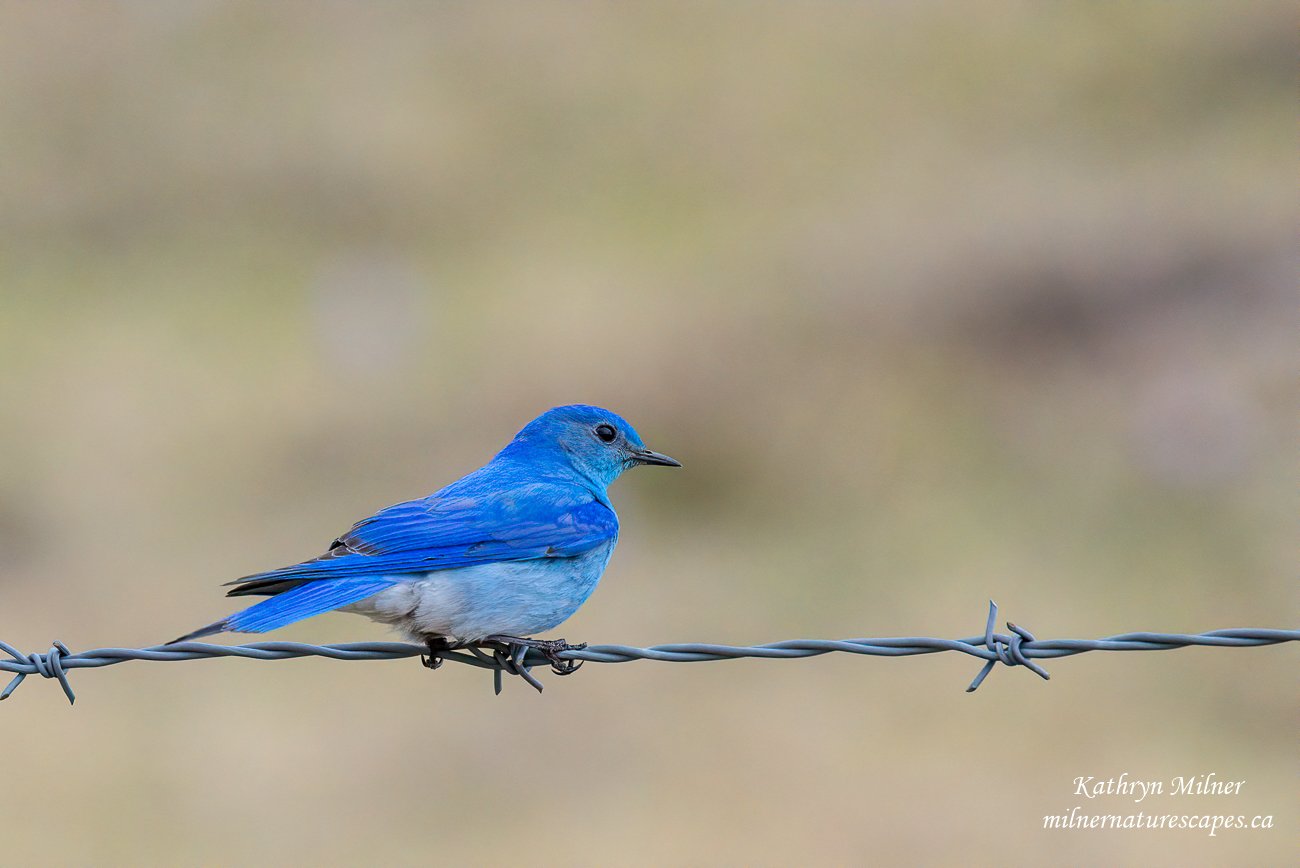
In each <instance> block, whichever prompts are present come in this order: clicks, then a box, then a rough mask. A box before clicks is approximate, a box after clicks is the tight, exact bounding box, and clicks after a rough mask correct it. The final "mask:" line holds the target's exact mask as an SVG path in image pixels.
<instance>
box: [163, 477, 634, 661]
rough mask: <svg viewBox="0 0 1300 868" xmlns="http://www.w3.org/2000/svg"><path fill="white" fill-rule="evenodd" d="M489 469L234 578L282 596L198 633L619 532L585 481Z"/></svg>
mask: <svg viewBox="0 0 1300 868" xmlns="http://www.w3.org/2000/svg"><path fill="white" fill-rule="evenodd" d="M491 467H492V465H489V466H488V467H487V468H483V470H480V471H477V472H475V473H472V474H470V475H469V476H467V477H465V478H464V479H461V480H459V481H458V482H456V483H453V484H452V485H449V486H447V487H446V488H444V489H443V490H442V491H439V492H437V493H436V494H433V495H430V496H429V497H427V498H422V499H420V500H412V501H407V502H405V503H399V504H397V505H395V506H390V507H388V508H387V509H382V510H380V511H379V512H377V513H375V514H374V515H373V516H371V517H369V518H367V519H363V520H362V521H359V522H357V523H356V524H355V525H353V527H352V529H351V530H350V531H348V533H346V534H344V535H343V536H341V537H339V538H338V539H337V540H335V542H334V546H333V547H332V548H331V549H330V551H329V552H327V553H326V554H325V555H322V556H321V557H319V558H316V559H314V560H310V561H305V562H303V563H300V564H294V565H292V566H288V567H283V568H281V569H278V570H271V571H269V572H265V573H258V574H256V575H252V576H246V577H244V578H242V579H239V580H237V581H236V582H232V583H231V584H233V585H235V587H234V588H232V589H231V591H230V594H231V595H232V596H236V595H241V594H248V593H265V594H274V595H275V596H272V597H271V598H270V599H267V600H263V601H262V602H260V603H258V604H256V605H254V606H250V607H249V608H247V609H245V610H243V611H241V612H237V613H235V614H234V615H231V616H230V617H229V618H226V619H225V620H224V621H219V622H217V623H216V624H213V625H210V627H207V628H203V630H201V631H198V632H197V633H195V634H191V637H196V636H198V635H207V634H209V633H211V632H219V631H220V630H236V631H240V632H250V633H261V632H265V631H267V630H274V629H276V628H278V627H283V626H285V625H287V624H291V623H293V622H295V621H300V620H302V619H303V618H309V617H311V616H313V615H319V614H321V613H323V612H328V611H331V610H333V609H337V608H339V607H341V606H346V605H348V604H350V603H355V602H358V601H360V600H363V599H365V598H366V597H369V596H371V595H372V594H375V593H378V592H379V591H381V590H383V589H384V588H386V587H390V586H392V585H394V584H397V583H398V582H399V581H401V576H403V575H409V574H422V573H427V572H430V571H432V570H444V569H452V568H456V567H466V566H473V565H475V564H485V563H493V562H498V561H515V560H529V559H533V558H546V557H573V556H575V555H578V554H581V553H582V552H584V551H587V550H589V549H591V548H594V547H596V546H598V545H601V544H602V543H605V542H608V541H609V540H611V539H615V538H617V536H618V517H617V516H616V515H615V514H614V511H613V510H612V509H610V508H609V506H608V505H607V503H606V502H604V501H602V500H598V499H597V498H596V497H595V495H593V494H592V493H591V492H590V491H588V490H587V489H585V488H582V487H580V486H577V485H573V484H572V483H565V482H558V481H557V482H550V481H543V482H538V481H535V479H527V478H525V479H519V480H512V479H511V478H510V476H511V474H510V472H509V470H508V469H503V468H501V467H500V466H499V465H498V466H497V467H496V468H495V470H494V472H493V473H492V474H491V476H488V475H487V474H485V472H484V471H487V470H488V469H489V468H491ZM512 481H513V482H515V483H516V484H513V485H511V484H509V483H511V482H512ZM191 637H187V638H191Z"/></svg>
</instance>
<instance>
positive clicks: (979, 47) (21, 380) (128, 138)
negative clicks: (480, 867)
mask: <svg viewBox="0 0 1300 868" xmlns="http://www.w3.org/2000/svg"><path fill="white" fill-rule="evenodd" d="M1294 17H1295V8H1294V4H1291V3H1263V2H1249V3H1219V4H1178V5H1171V4H1165V3H1126V4H1117V3H1098V4H1093V3H1087V4H1085V3H1076V4H1050V5H1048V4H1032V3H1016V2H1005V3H1004V2H991V3H984V4H980V5H979V7H978V8H973V7H971V6H970V5H969V4H960V3H924V4H901V3H880V4H871V5H847V4H846V5H840V4H819V5H803V4H800V5H786V4H745V5H743V6H741V5H739V4H736V5H726V4H704V5H700V4H680V5H679V4H675V3H658V4H653V5H633V4H625V5H612V4H562V5H555V4H545V5H542V4H519V3H509V4H493V5H484V4H469V3H456V4H438V5H436V6H433V5H428V4H419V3H389V4H382V5H380V4H364V5H363V4H341V3H296V2H286V3H278V4H274V5H267V4H256V3H224V2H223V3H216V2H196V3H187V4H157V3H118V4H111V5H109V4H92V5H85V4H75V5H74V4H66V3H40V4H25V3H6V4H4V5H3V6H0V21H2V22H3V23H2V25H0V190H3V196H0V239H2V240H0V407H2V408H3V409H2V410H0V414H2V416H3V423H2V424H0V455H2V456H3V458H0V551H2V552H3V556H4V569H3V575H2V576H0V639H4V640H5V641H8V642H10V643H11V644H14V645H17V646H18V647H20V648H22V649H24V650H27V651H37V650H43V649H45V648H47V647H48V646H49V643H50V641H51V640H52V639H55V638H58V639H62V640H63V641H65V642H67V643H69V644H70V645H71V646H72V647H73V649H74V650H77V649H88V648H94V647H101V646H111V645H126V646H141V645H149V644H153V643H157V642H160V641H164V640H167V639H170V638H171V637H173V636H175V635H177V634H178V633H181V632H184V631H187V630H190V629H192V628H194V627H197V626H199V625H201V624H204V623H207V622H208V621H211V620H213V619H214V618H216V617H219V616H221V615H224V614H227V613H228V612H229V611H232V609H233V607H232V605H231V603H232V601H227V600H224V599H223V598H222V597H221V596H220V593H221V589H220V587H219V585H220V583H221V582H224V581H226V580H228V579H231V578H234V577H237V576H241V575H244V574H247V573H251V572H255V571H259V570H263V569H267V568H271V567H276V566H280V565H283V564H287V563H291V562H295V561H298V560H301V559H303V558H307V557H310V556H314V555H316V554H318V553H319V552H321V551H323V549H324V548H325V547H326V546H327V545H328V543H329V542H330V540H332V539H333V538H334V536H335V535H337V534H338V533H339V532H340V531H343V530H345V529H346V528H347V527H348V526H349V525H350V524H351V523H352V522H353V521H354V520H356V519H358V518H361V517H364V516H365V515H368V514H370V513H371V512H372V511H374V510H375V509H378V508H380V507H383V506H386V505H388V504H390V503H394V502H397V501H400V500H405V499H408V498H412V497H417V496H422V495H424V494H426V493H428V492H430V491H432V490H434V489H436V488H438V487H441V486H442V485H443V484H445V483H447V482H449V481H451V480H453V479H455V478H456V477H458V476H460V475H461V474H463V473H465V472H467V471H469V470H471V469H473V468H474V467H477V466H478V465H480V464H481V463H483V462H484V461H486V460H487V459H488V458H489V457H490V456H491V455H492V454H493V453H494V452H495V451H496V450H497V449H498V448H499V447H500V446H501V445H503V444H504V443H505V442H506V441H507V440H508V439H509V438H510V436H511V435H512V434H513V433H514V432H515V431H516V430H517V429H518V428H519V427H520V426H522V425H523V424H524V423H525V422H527V421H528V420H529V419H530V418H532V417H533V416H534V415H536V414H537V413H539V412H540V411H542V410H544V409H546V408H548V407H550V406H552V405H555V404H561V403H570V402H588V403H596V404H601V405H604V406H608V407H611V408H613V409H615V410H617V411H618V412H620V413H622V414H623V415H625V416H626V417H627V418H628V419H629V420H630V421H631V422H632V423H633V424H634V425H636V426H637V427H638V428H639V430H640V431H641V433H642V435H643V436H644V438H645V440H646V442H647V443H648V444H650V445H651V447H652V448H655V449H658V450H661V451H664V452H667V453H669V454H671V455H673V456H675V457H677V458H679V459H680V460H681V461H682V462H683V463H684V464H685V468H684V469H683V470H681V471H677V472H672V473H669V472H660V471H652V470H642V471H638V472H636V473H633V474H631V475H629V476H628V477H626V478H625V479H623V480H622V481H620V482H619V483H618V484H617V485H616V486H615V489H614V491H613V497H614V501H615V504H616V506H617V507H618V508H619V511H620V514H621V517H622V520H623V535H622V538H621V541H620V544H619V548H618V551H617V552H616V554H615V556H614V559H613V561H612V563H611V566H610V569H609V571H608V572H607V573H606V576H605V579H604V581H603V582H602V584H601V587H600V588H599V590H598V591H597V593H596V594H595V596H594V597H593V598H592V599H591V601H590V602H589V603H588V605H587V606H586V607H585V608H584V609H583V610H582V611H581V612H580V613H579V614H578V615H577V616H576V617H575V618H573V619H572V620H571V621H570V622H569V623H567V624H566V625H564V627H563V629H562V630H560V631H559V635H563V636H566V637H568V638H569V639H570V640H575V641H576V640H586V641H589V642H597V643H602V642H617V643H626V644H633V645H648V644H655V643H662V642H673V641H714V642H730V643H742V644H749V643H757V642H765V641H774V640H778V639H787V638H796V637H823V638H836V637H848V636H890V635H935V636H953V637H956V636H969V635H972V634H976V633H979V632H981V631H982V629H983V620H984V615H985V606H986V601H987V599H988V598H989V597H994V598H995V599H997V600H998V602H999V603H1001V604H1002V606H1003V617H1004V618H1010V619H1012V620H1014V621H1016V622H1018V623H1021V624H1024V625H1026V626H1028V627H1029V628H1030V629H1032V630H1034V631H1036V632H1037V633H1038V635H1040V636H1043V637H1050V638H1058V637H1084V638H1091V637H1097V636H1104V635H1109V634H1113V633H1118V632H1124V631H1131V630H1159V631H1201V630H1207V629H1214V628H1222V627H1237V626H1259V627H1288V626H1293V622H1294V614H1295V611H1296V598H1295V581H1294V580H1295V550H1294V530H1295V525H1294V517H1295V514H1296V512H1295V510H1296V506H1297V502H1296V501H1297V497H1296V491H1297V489H1296V485H1295V482H1296V479H1295V473H1294V467H1295V465H1294V449H1295V439H1294V433H1295V429H1294V406H1295V354H1294V345H1295V337H1296V333H1297V332H1296V329H1297V325H1300V323H1298V322H1297V306H1296V304H1295V297H1294V294H1293V290H1294V284H1295V276H1296V262H1295V245H1294V231H1295V227H1296V225H1297V224H1296V218H1297V213H1296V212H1297V197H1296V195H1295V186H1294V169H1295V158H1294V138H1295V136H1294V132H1295V104H1294V95H1295V94H1294V84H1295V81H1294V64H1295V59H1296V56H1297V51H1296V45H1295V41H1296V31H1295V27H1294ZM275 635H276V637H277V638H285V639H295V640H302V641H312V642H331V641H359V640H367V639H385V638H390V635H391V634H389V633H387V632H386V631H385V629H384V628H382V627H380V626H378V625H373V624H370V623H368V622H366V621H364V620H362V619H359V618H356V617H354V616H346V615H328V616H324V617H321V618H317V619H314V620H311V621H309V622H307V623H303V624H299V625H296V626H294V627H292V628H290V629H286V630H283V631H281V632H280V633H277V634H275ZM231 641H238V640H237V639H234V640H231ZM1295 663H1296V654H1295V650H1294V649H1292V648H1266V649H1255V650H1208V649H1190V650H1184V651H1178V652H1176V653H1171V654H1160V655H1157V654H1150V655H1143V654H1125V655H1118V654H1116V655H1109V656H1107V655H1102V654H1093V655H1087V656H1083V657H1078V658H1073V659H1070V660H1066V661H1058V662H1057V663H1056V664H1055V665H1052V666H1049V668H1050V669H1051V671H1052V673H1053V676H1054V679H1053V681H1052V682H1051V683H1043V682H1041V681H1039V680H1038V679H1037V678H1034V677H1033V676H1032V675H1031V674H1029V673H1027V672H1025V671H1022V670H1004V671H998V672H995V673H994V674H993V675H992V676H991V677H990V678H989V680H988V682H986V684H985V685H984V687H982V688H981V690H980V691H979V692H978V693H976V694H973V695H966V694H965V693H963V688H964V687H965V686H966V684H967V683H968V681H969V680H970V678H971V677H972V676H973V675H974V673H975V671H976V670H977V669H978V663H977V661H974V660H971V659H969V658H966V657H959V656H957V655H942V656H933V657H924V658H915V659H907V660H881V659H865V658H831V657H823V658H819V659H812V660H803V661H793V662H765V661H745V662H731V663H717V664H710V665H700V666H681V665H669V664H656V663H648V662H646V663H635V664H629V665H625V666H599V665H594V664H593V665H589V666H587V667H586V668H585V669H584V670H583V671H582V672H581V673H580V674H579V675H577V676H575V677H573V678H570V679H565V680H559V679H556V678H554V677H546V676H543V678H544V679H545V681H546V684H547V690H546V693H545V694H544V695H541V696H538V695H536V694H535V693H534V692H533V691H532V690H530V689H528V688H527V687H526V685H523V684H522V683H520V682H518V681H514V682H513V683H507V685H506V691H505V693H504V694H503V695H502V696H501V697H499V698H494V697H493V696H492V692H491V687H490V678H489V676H487V675H486V674H484V673H481V672H478V671H475V670H471V669H468V668H465V667H458V666H447V667H444V668H443V669H442V670H440V671H438V672H436V673H432V672H428V671H425V670H424V669H421V668H420V666H419V665H418V663H416V662H415V661H402V662H391V663H364V664H363V663H357V664H346V663H339V662H333V661H326V660H305V661H294V662H287V663H278V664H269V663H253V662H242V661H211V662H195V663H187V664H173V665H165V666H164V665H161V664H145V663H138V664H127V665H123V666H118V667H114V668H111V669H105V670H100V671H96V672H93V673H90V672H79V673H75V674H74V675H73V677H72V680H73V682H74V686H75V688H76V690H77V692H78V696H79V699H80V701H79V702H78V704H77V706H76V708H75V710H74V709H69V708H68V707H67V705H66V702H65V700H64V698H63V696H62V694H61V693H60V692H59V690H58V689H57V686H56V685H53V684H49V683H43V682H40V681H39V680H36V681H29V682H28V683H27V684H25V685H24V686H23V688H22V689H21V690H20V691H19V692H18V693H17V694H15V696H14V697H13V699H11V700H10V701H9V702H6V703H4V706H3V707H0V733H3V737H4V739H5V744H6V747H5V748H4V757H3V763H4V765H3V779H4V782H5V793H6V796H7V797H8V804H9V806H8V807H7V808H6V809H5V811H4V812H3V816H2V817H0V837H2V838H3V840H4V851H3V854H0V862H3V863H5V864H11V865H97V866H98V865H360V864H389V865H423V864H429V863H432V862H441V863H451V864H503V863H504V864H527V865H664V864H673V865H700V864H722V865H795V864H798V865H810V864H816V865H823V864H825V865H849V864H866V863H870V864H945V863H947V864H952V863H957V862H960V863H962V864H993V863H995V862H996V863H998V864H1005V863H1007V862H1012V863H1015V862H1023V863H1035V864H1044V863H1049V864H1050V863H1071V864H1099V863H1110V864H1113V863H1116V862H1127V863H1133V862H1137V861H1139V860H1141V861H1143V862H1145V863H1147V864H1157V865H1158V864H1171V865H1172V864H1179V865H1186V864H1281V863H1282V862H1283V861H1287V862H1289V861H1290V859H1291V858H1292V857H1293V856H1294V849H1293V847H1292V845H1293V843H1294V840H1295V818H1296V807H1297V806H1296V801H1295V792H1294V779H1293V776H1292V775H1293V764H1292V763H1291V762H1289V761H1285V762H1279V757H1285V758H1287V760H1289V759H1291V758H1293V757H1294V743H1293V733H1294V720H1295V712H1296V703H1295V697H1294V687H1295V678H1294V675H1295ZM1209 772H1215V773H1217V774H1218V776H1219V777H1220V778H1221V779H1229V780H1245V781H1246V784H1245V786H1244V788H1243V790H1242V794H1241V795H1240V796H1236V797H1220V798H1218V799H1214V798H1209V797H1207V798H1205V799H1201V800H1196V799H1194V798H1188V799H1184V800H1177V799H1166V800H1164V801H1162V802H1159V803H1158V804H1156V807H1157V808H1159V809H1161V810H1163V811H1167V812H1179V813H1227V814H1245V815H1249V816H1253V815H1256V814H1273V815H1276V823H1277V827H1276V828H1275V829H1274V830H1273V831H1271V832H1263V831H1258V830H1256V831H1251V830H1243V831H1234V832H1221V833H1219V835H1217V836H1216V837H1209V836H1208V835H1207V834H1205V833H1204V832H1201V831H1179V832H1155V831H1127V832H1118V831H1112V832H1098V831H1075V832H1061V831H1054V832H1053V831H1044V830H1043V828H1042V818H1043V815H1045V814H1049V813H1051V814H1055V813H1062V812H1068V811H1069V809H1070V808H1071V807H1073V806H1075V805H1080V804H1081V806H1082V808H1083V809H1084V810H1085V811H1086V812H1092V813H1129V812H1132V811H1136V810H1138V809H1150V808H1151V807H1152V805H1151V803H1150V802H1148V803H1147V804H1144V805H1134V804H1132V803H1131V802H1130V801H1128V800H1125V799H1109V800H1107V799H1100V800H1097V801H1095V802H1086V801H1085V800H1083V799H1082V798H1081V797H1077V796H1075V795H1074V794H1073V784H1072V782H1073V779H1074V778H1075V777H1076V776H1080V775H1096V776H1099V777H1101V778H1103V779H1104V778H1108V777H1112V776H1117V775H1119V774H1121V773H1128V774H1129V776H1130V777H1138V778H1142V779H1164V780H1166V781H1167V780H1168V779H1169V778H1171V777H1173V776H1175V775H1193V774H1202V773H1209Z"/></svg>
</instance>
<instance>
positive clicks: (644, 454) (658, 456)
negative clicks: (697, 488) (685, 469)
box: [632, 449, 682, 467]
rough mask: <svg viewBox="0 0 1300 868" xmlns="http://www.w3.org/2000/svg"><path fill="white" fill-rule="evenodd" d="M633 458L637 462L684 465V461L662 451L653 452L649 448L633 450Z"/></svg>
mask: <svg viewBox="0 0 1300 868" xmlns="http://www.w3.org/2000/svg"><path fill="white" fill-rule="evenodd" d="M632 460H633V461H635V462H636V463H637V464H657V465H659V466H660V467H681V466H682V463H681V462H680V461H678V460H677V459H675V458H669V457H668V456H667V455H664V454H663V453H661V452H651V451H650V450H649V449H642V450H641V451H640V452H633V453H632Z"/></svg>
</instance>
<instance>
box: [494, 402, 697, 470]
mask: <svg viewBox="0 0 1300 868" xmlns="http://www.w3.org/2000/svg"><path fill="white" fill-rule="evenodd" d="M502 454H503V455H504V454H509V455H513V456H516V457H524V458H527V459H529V460H534V461H541V460H551V461H558V462H561V463H567V464H568V465H570V466H571V467H572V468H573V469H574V470H576V471H577V472H578V473H579V474H581V475H582V476H584V477H586V478H587V479H588V480H590V481H591V482H593V483H595V484H596V485H598V486H599V487H600V488H601V489H604V488H605V487H606V486H608V485H609V484H610V483H611V482H613V481H614V480H615V479H618V477H619V476H620V475H621V474H622V473H623V471H625V470H628V469H630V468H632V467H636V466H637V465H638V464H650V465H657V466H660V467H681V466H682V465H681V464H680V463H678V462H677V461H676V460H674V459H672V458H669V457H668V456H667V455H662V454H660V453H658V452H652V451H650V450H649V449H647V448H646V446H645V443H643V442H642V441H641V435H639V434H637V433H636V429H635V428H633V427H632V426H631V425H629V424H628V423H627V420H625V419H624V418H623V417H622V416H619V415H618V414H617V413H613V412H610V411H609V410H603V409H601V408H600V407H592V406H590V405H587V404H570V405H568V406H565V407H555V408H554V409H551V410H547V411H546V412H545V413H543V414H542V415H540V416H538V417H537V418H536V419H534V420H533V421H531V422H529V423H528V424H527V425H525V426H524V428H523V430H522V431H520V432H519V433H518V434H516V435H515V439H514V440H512V441H511V442H510V445H509V446H507V447H506V448H505V449H504V450H502Z"/></svg>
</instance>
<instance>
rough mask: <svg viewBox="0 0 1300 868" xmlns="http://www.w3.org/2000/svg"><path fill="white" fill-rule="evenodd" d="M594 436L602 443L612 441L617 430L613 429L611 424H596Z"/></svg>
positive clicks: (616, 434)
mask: <svg viewBox="0 0 1300 868" xmlns="http://www.w3.org/2000/svg"><path fill="white" fill-rule="evenodd" d="M596 436H597V437H599V438H600V441H601V442H602V443H613V442H614V438H615V437H617V436H618V432H617V431H615V430H614V426H613V425H597V426H596Z"/></svg>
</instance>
